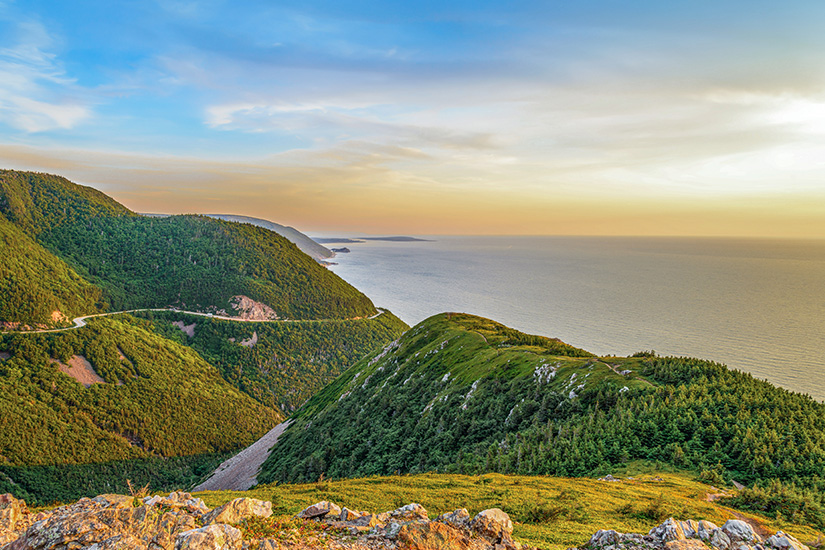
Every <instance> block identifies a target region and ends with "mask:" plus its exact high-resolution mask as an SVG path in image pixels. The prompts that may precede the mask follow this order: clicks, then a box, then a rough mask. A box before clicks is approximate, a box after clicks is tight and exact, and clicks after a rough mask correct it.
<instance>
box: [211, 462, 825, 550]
mask: <svg viewBox="0 0 825 550" xmlns="http://www.w3.org/2000/svg"><path fill="white" fill-rule="evenodd" d="M649 466H650V465H649V464H636V465H634V467H635V468H636V469H639V470H648V469H649ZM634 477H635V478H636V479H634V480H625V481H623V482H621V483H614V482H600V481H597V480H594V479H590V478H560V477H547V476H510V475H502V474H485V475H481V476H466V475H450V474H419V475H406V476H386V477H377V476H376V477H367V478H359V479H349V480H341V481H322V482H319V483H308V484H295V485H292V484H282V485H263V486H259V487H256V488H254V489H252V490H250V491H246V492H232V491H211V492H205V493H199V494H198V496H200V497H202V498H203V499H204V501H205V502H206V503H207V505H209V506H210V507H214V506H218V505H221V504H223V503H226V502H229V501H230V500H232V499H234V498H237V497H250V498H258V499H262V500H270V501H272V503H273V510H274V512H275V516H276V518H277V519H278V520H287V519H288V518H289V517H290V516H292V515H293V514H295V513H297V512H299V511H300V510H302V509H303V508H305V507H306V506H309V505H311V504H313V503H315V502H318V501H320V500H331V501H333V502H336V503H337V504H339V505H341V506H347V507H350V508H354V509H358V510H366V511H371V512H383V511H387V510H392V509H395V508H396V507H398V506H401V505H404V504H407V503H410V502H418V503H420V504H422V505H423V506H424V507H425V508H426V509H427V511H428V512H429V516H430V519H434V518H435V517H436V516H437V515H438V514H441V513H443V512H451V511H453V510H455V509H456V508H467V509H468V510H469V511H470V514H472V515H475V514H476V513H478V512H480V511H481V510H484V509H486V508H494V507H496V508H501V509H503V510H504V511H506V512H507V513H508V514H510V517H511V518H512V519H513V521H514V523H515V531H514V535H515V537H516V539H518V540H520V541H521V542H524V543H528V544H532V545H535V546H538V547H540V548H547V549H553V550H556V549H558V550H560V549H563V548H568V547H570V546H581V545H583V544H585V543H586V542H587V541H588V540H589V538H590V536H591V535H592V534H593V533H595V532H596V531H598V530H599V529H616V530H617V531H620V532H625V533H630V532H636V533H646V532H647V531H648V530H650V529H651V528H652V527H654V526H656V525H658V524H659V523H661V522H662V521H663V520H664V519H666V518H668V517H671V516H673V517H676V518H677V519H682V520H685V519H696V520H699V519H705V520H709V521H712V522H714V523H716V524H717V525H719V526H721V525H722V524H723V523H724V522H725V521H726V520H728V519H732V518H734V517H735V515H734V514H733V512H732V511H731V509H729V508H726V507H724V506H722V505H720V504H718V503H717V502H709V501H707V500H706V495H707V494H709V493H715V492H717V491H716V490H714V488H712V487H711V486H709V485H706V484H703V483H701V482H698V481H695V480H694V479H693V476H692V475H690V474H688V473H684V472H661V473H656V472H651V473H646V474H641V475H637V476H634ZM744 515H746V516H748V517H752V518H755V519H756V520H757V521H759V522H760V523H761V524H763V525H765V526H766V527H767V528H769V529H770V530H772V531H775V530H779V529H782V530H784V531H786V532H789V533H791V534H793V535H794V536H795V537H797V538H798V539H800V540H801V541H803V542H810V541H814V540H816V539H817V537H819V536H822V532H820V531H817V530H815V529H812V528H811V527H808V526H804V525H797V524H791V523H784V522H777V521H775V520H770V519H766V518H763V517H759V516H756V515H754V514H749V513H746V514H744Z"/></svg>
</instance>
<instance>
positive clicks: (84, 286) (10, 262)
mask: <svg viewBox="0 0 825 550" xmlns="http://www.w3.org/2000/svg"><path fill="white" fill-rule="evenodd" d="M0 250H2V251H3V252H2V254H0V297H2V300H0V320H2V321H3V322H5V323H7V326H8V327H10V328H16V327H18V326H19V325H18V324H19V323H22V324H28V323H37V324H41V325H47V326H66V325H69V324H71V323H70V320H71V319H73V318H74V317H77V316H80V315H84V314H90V313H97V312H98V311H100V309H101V308H102V307H103V306H104V305H105V304H104V303H103V302H102V291H101V290H100V289H99V288H97V287H95V286H94V285H92V284H90V283H88V282H87V281H86V280H84V279H83V278H82V277H80V276H79V275H78V274H77V273H76V272H75V271H74V270H73V269H71V268H70V267H69V266H68V265H66V263H65V262H64V261H62V260H61V259H60V258H58V257H57V256H55V255H54V254H51V253H50V252H48V251H47V250H46V249H44V248H43V247H42V246H41V245H40V244H38V243H37V241H35V240H34V239H32V238H31V237H29V236H28V235H27V234H26V233H25V232H24V231H23V230H22V229H20V228H19V227H17V226H16V225H14V224H12V223H11V222H9V221H7V220H6V219H4V218H3V217H2V216H0Z"/></svg>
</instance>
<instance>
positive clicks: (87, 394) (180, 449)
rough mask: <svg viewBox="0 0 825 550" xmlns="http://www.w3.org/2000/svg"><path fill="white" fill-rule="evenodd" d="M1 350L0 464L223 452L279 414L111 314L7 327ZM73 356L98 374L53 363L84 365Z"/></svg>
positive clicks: (190, 356)
mask: <svg viewBox="0 0 825 550" xmlns="http://www.w3.org/2000/svg"><path fill="white" fill-rule="evenodd" d="M0 350H2V351H3V352H4V357H6V358H5V359H3V360H2V361H0V463H4V464H8V465H35V464H81V463H87V462H106V461H110V460H117V459H128V458H140V457H148V456H153V455H158V456H167V457H168V456H182V455H196V454H205V453H215V452H223V451H229V450H233V449H236V448H239V447H243V446H245V445H248V444H250V443H252V442H253V441H255V440H256V439H257V438H258V437H260V436H261V435H263V434H264V433H266V431H268V430H269V429H271V428H272V427H273V426H275V425H276V424H277V423H278V422H280V421H281V420H282V418H283V416H282V415H281V414H280V413H279V412H278V411H276V410H273V409H271V408H268V407H264V406H262V405H260V404H259V403H257V402H256V401H254V400H253V399H251V398H250V397H249V396H247V395H245V394H244V393H242V392H240V391H238V390H237V389H236V388H235V387H233V386H232V385H230V384H228V383H227V382H226V381H225V380H224V379H223V378H222V377H221V375H220V373H219V372H218V370H217V369H215V368H214V367H213V366H211V365H209V364H208V363H206V362H205V361H204V360H203V359H202V358H201V357H200V356H198V354H197V353H195V352H193V351H192V350H190V349H187V348H186V347H183V346H180V345H178V344H175V343H173V342H170V341H168V340H165V339H163V338H161V337H159V336H158V335H156V334H153V333H152V332H150V331H148V330H145V329H143V328H140V327H137V326H134V325H132V324H127V323H122V322H119V321H117V320H113V319H110V318H100V319H94V320H90V321H89V324H88V325H87V326H86V327H84V328H81V329H78V330H73V331H66V332H59V333H51V334H37V335H35V334H11V335H5V336H3V337H2V340H0ZM73 358H74V359H73ZM77 358H83V359H86V360H87V361H88V363H89V365H90V367H91V369H93V371H94V373H93V374H96V375H97V376H98V377H99V379H98V382H101V383H91V385H89V386H88V387H84V385H83V384H81V383H79V382H78V381H77V379H76V378H73V377H72V376H70V375H68V374H65V373H64V372H61V370H60V367H61V364H60V363H62V364H63V366H64V367H69V366H71V364H72V361H74V363H75V364H82V362H81V363H78V359H77ZM58 361H59V362H60V363H58ZM80 370H82V369H80ZM85 372H86V373H87V374H89V370H88V369H86V371H85ZM57 442H59V444H56V443H57Z"/></svg>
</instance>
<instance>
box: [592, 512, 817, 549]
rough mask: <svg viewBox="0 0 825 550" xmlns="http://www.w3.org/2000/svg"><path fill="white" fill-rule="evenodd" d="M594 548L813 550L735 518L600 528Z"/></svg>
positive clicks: (791, 539) (672, 520) (796, 541)
mask: <svg viewBox="0 0 825 550" xmlns="http://www.w3.org/2000/svg"><path fill="white" fill-rule="evenodd" d="M585 548H588V549H590V550H625V549H627V550H630V549H633V550H810V549H809V548H808V547H807V546H805V545H804V544H802V543H801V542H799V541H798V540H796V539H795V538H794V537H792V536H791V535H788V534H786V533H783V532H782V531H779V532H778V533H776V534H775V535H773V536H771V537H768V538H767V539H765V540H762V537H760V536H759V534H757V533H756V532H755V531H754V530H753V527H751V525H750V524H749V523H747V522H745V521H742V520H738V519H731V520H728V521H727V522H725V524H724V525H723V526H722V527H717V526H716V525H714V524H713V523H711V522H709V521H704V520H702V521H694V520H688V521H677V520H675V519H673V518H669V519H667V520H666V521H665V522H664V523H662V524H661V525H657V526H656V527H654V528H653V529H651V530H650V532H649V533H648V534H647V535H642V534H636V533H628V534H625V533H619V532H617V531H613V530H609V531H607V530H600V531H598V532H596V533H595V534H594V535H593V536H592V537H590V542H588V543H587V546H586V547H585Z"/></svg>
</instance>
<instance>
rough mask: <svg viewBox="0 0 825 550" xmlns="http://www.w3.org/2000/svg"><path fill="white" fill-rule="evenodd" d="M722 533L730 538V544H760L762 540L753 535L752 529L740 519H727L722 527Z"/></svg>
mask: <svg viewBox="0 0 825 550" xmlns="http://www.w3.org/2000/svg"><path fill="white" fill-rule="evenodd" d="M722 531H724V532H725V534H726V535H727V536H728V537H729V538H730V540H731V542H746V543H757V542H762V538H761V537H760V536H759V535H757V534H756V533H754V531H753V527H751V526H750V524H749V523H747V522H745V521H742V520H741V519H729V520H728V521H726V522H725V524H724V525H723V526H722Z"/></svg>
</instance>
